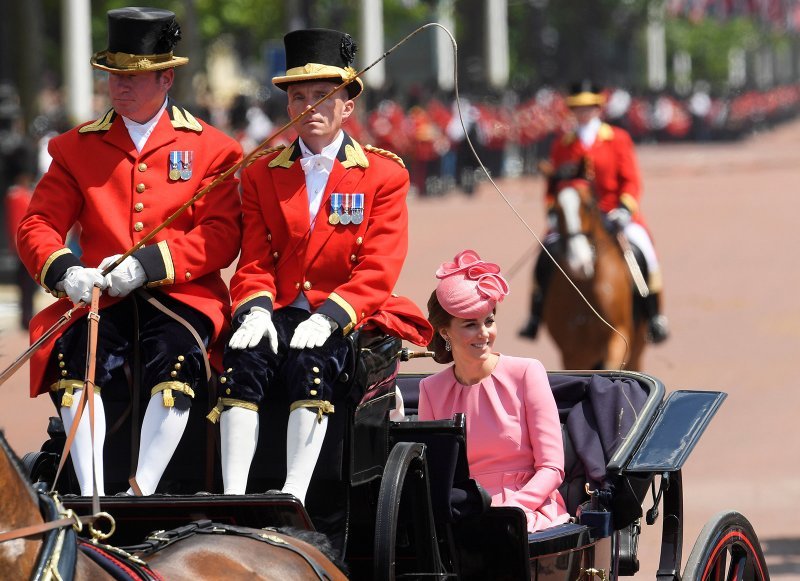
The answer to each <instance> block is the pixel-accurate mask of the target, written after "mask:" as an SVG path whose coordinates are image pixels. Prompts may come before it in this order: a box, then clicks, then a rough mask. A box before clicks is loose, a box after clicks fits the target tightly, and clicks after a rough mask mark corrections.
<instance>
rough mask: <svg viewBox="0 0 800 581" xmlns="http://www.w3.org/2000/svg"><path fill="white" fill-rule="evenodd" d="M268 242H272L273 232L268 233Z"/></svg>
mask: <svg viewBox="0 0 800 581" xmlns="http://www.w3.org/2000/svg"><path fill="white" fill-rule="evenodd" d="M267 242H272V234H267Z"/></svg>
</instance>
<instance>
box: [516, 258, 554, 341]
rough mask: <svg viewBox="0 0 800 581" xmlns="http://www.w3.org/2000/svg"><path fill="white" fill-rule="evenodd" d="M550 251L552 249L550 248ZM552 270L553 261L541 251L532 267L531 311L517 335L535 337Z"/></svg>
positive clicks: (528, 337)
mask: <svg viewBox="0 0 800 581" xmlns="http://www.w3.org/2000/svg"><path fill="white" fill-rule="evenodd" d="M550 251H551V252H552V249H550ZM552 272H553V263H552V262H551V260H550V258H549V257H547V256H546V255H545V253H544V252H541V253H540V254H539V256H538V257H537V259H536V266H534V268H533V292H532V293H531V313H530V316H529V317H528V322H527V323H525V326H524V327H522V329H520V330H519V336H520V337H525V338H527V339H536V335H537V334H538V333H539V323H541V321H542V309H543V308H544V297H545V294H546V293H547V287H548V286H549V283H550V278H551V276H552Z"/></svg>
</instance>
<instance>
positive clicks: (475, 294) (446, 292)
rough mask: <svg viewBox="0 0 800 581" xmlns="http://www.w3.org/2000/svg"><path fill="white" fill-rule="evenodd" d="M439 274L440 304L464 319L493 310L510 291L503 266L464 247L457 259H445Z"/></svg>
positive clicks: (437, 290)
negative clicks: (451, 260)
mask: <svg viewBox="0 0 800 581" xmlns="http://www.w3.org/2000/svg"><path fill="white" fill-rule="evenodd" d="M436 278H438V279H439V284H438V285H437V287H436V297H437V298H438V299H439V304H440V305H442V308H444V310H445V311H447V312H448V313H450V314H451V315H453V316H454V317H459V318H462V319H476V318H478V317H482V316H484V315H487V314H489V313H490V312H491V311H492V310H494V307H495V305H496V304H497V303H498V302H500V301H502V300H503V298H504V297H505V296H506V295H507V294H508V282H506V279H504V278H503V277H502V276H501V275H500V267H499V266H498V265H497V264H494V263H493V262H486V261H485V260H481V257H480V256H478V253H477V252H475V251H474V250H464V251H463V252H460V253H458V254H457V255H456V257H455V258H454V259H453V262H445V263H443V264H442V265H441V266H440V267H439V268H438V269H437V270H436Z"/></svg>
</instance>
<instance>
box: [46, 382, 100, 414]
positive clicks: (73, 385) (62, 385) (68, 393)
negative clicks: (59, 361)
mask: <svg viewBox="0 0 800 581" xmlns="http://www.w3.org/2000/svg"><path fill="white" fill-rule="evenodd" d="M84 384H85V382H84V381H83V380H82V379H59V380H58V381H56V382H55V383H54V384H53V385H51V386H50V391H56V392H57V391H61V390H62V389H63V390H64V394H63V395H62V396H61V407H62V408H68V407H72V404H73V402H74V401H75V399H74V397H73V396H74V393H75V390H76V389H83V386H84ZM94 392H95V393H96V394H97V395H100V386H99V385H95V386H94Z"/></svg>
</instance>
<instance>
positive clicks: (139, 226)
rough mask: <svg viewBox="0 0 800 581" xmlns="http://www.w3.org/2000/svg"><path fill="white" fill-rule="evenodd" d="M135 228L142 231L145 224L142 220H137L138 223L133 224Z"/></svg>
mask: <svg viewBox="0 0 800 581" xmlns="http://www.w3.org/2000/svg"><path fill="white" fill-rule="evenodd" d="M133 229H134V230H136V231H137V232H141V231H142V230H144V224H142V223H141V222H136V224H134V225H133Z"/></svg>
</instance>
